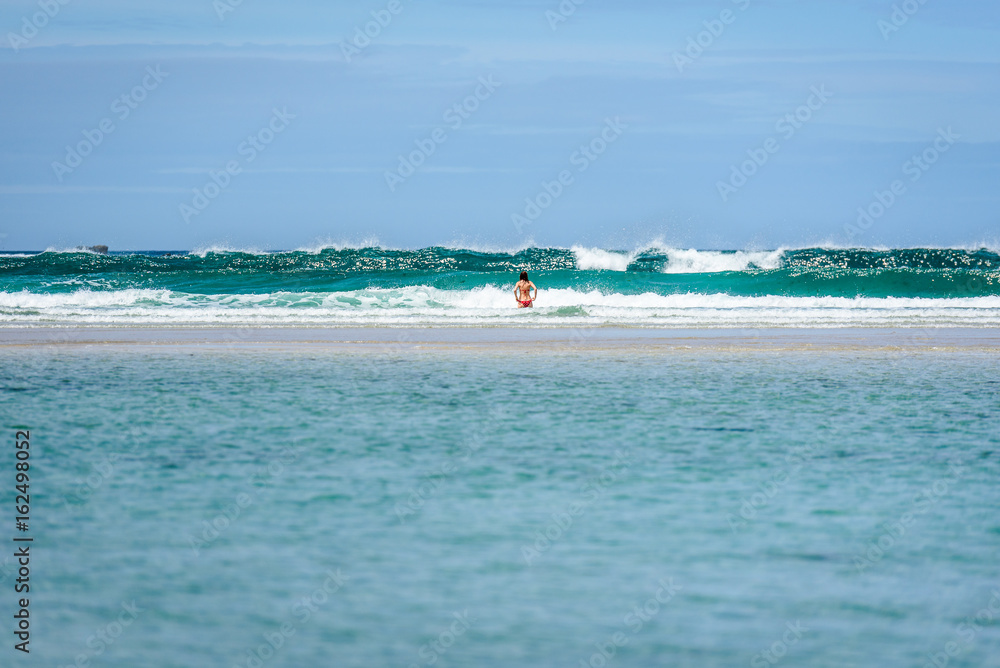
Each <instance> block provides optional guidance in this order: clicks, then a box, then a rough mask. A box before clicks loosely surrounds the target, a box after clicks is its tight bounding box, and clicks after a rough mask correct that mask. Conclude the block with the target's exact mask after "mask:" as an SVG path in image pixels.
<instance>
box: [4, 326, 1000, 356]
mask: <svg viewBox="0 0 1000 668" xmlns="http://www.w3.org/2000/svg"><path fill="white" fill-rule="evenodd" d="M0 347H3V348H11V347H28V348H34V349H38V348H65V347H70V348H79V347H89V348H92V347H101V348H109V349H111V348H129V349H132V348H177V347H180V348H185V349H202V350H284V351H289V350H317V349H331V350H343V351H358V352H360V351H362V350H368V351H374V352H404V351H408V350H435V349H438V350H471V351H476V350H479V351H495V352H503V351H504V350H508V349H511V348H516V349H517V350H518V351H519V354H523V353H524V352H526V351H540V352H558V351H573V350H578V351H612V350H634V351H649V352H654V351H662V352H670V351H691V350H706V351H713V350H715V351H717V350H728V351H740V350H747V351H754V350H761V351H784V350H787V351H809V350H816V351H837V350H840V351H849V350H859V351H863V350H872V351H874V350H885V351H892V350H901V351H969V352H972V351H983V352H996V353H1000V330H997V329H993V328H975V329H973V328H964V329H955V328H946V329H790V328H789V329H781V328H775V329H745V330H741V329H623V328H606V327H597V328H590V329H587V328H574V329H566V328H559V329H531V328H518V329H514V328H471V327H470V328H421V329H413V328H401V329H393V328H300V327H295V328H285V327H274V328H240V329H234V328H158V327H135V328H120V327H115V328H111V327H109V328H102V327H72V328H59V327H51V328H44V327H37V328H0Z"/></svg>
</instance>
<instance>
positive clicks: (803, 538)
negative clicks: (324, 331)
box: [0, 347, 1000, 667]
mask: <svg viewBox="0 0 1000 668" xmlns="http://www.w3.org/2000/svg"><path fill="white" fill-rule="evenodd" d="M0 358H2V359H0V364H2V366H0V368H2V369H3V372H2V375H0V379H2V382H0V385H2V387H3V390H2V393H0V397H2V401H3V416H4V425H5V428H6V429H7V430H8V432H9V436H11V437H13V432H14V430H15V429H19V428H30V429H31V444H32V452H33V459H32V462H33V471H34V474H35V476H36V477H35V478H33V481H32V485H33V487H32V492H33V495H32V500H33V507H32V514H33V527H32V532H33V535H34V536H35V543H34V545H33V548H32V549H33V561H32V583H33V587H32V598H31V606H32V610H33V613H32V614H33V636H32V645H31V648H32V657H31V662H32V665H35V664H36V663H37V664H38V665H41V663H42V662H44V663H45V664H46V665H58V666H67V665H72V664H73V663H74V661H75V660H76V658H77V657H78V656H79V657H80V658H81V659H86V660H89V661H91V662H92V663H91V664H90V665H94V666H227V667H228V666H248V665H249V666H257V665H263V666H311V665H317V666H319V665H323V666H326V665H330V666H338V667H339V666H345V667H351V666H359V667H360V666H366V667H367V666H383V665H398V666H412V665H418V666H425V665H431V661H432V660H433V665H435V666H471V665H475V666H503V667H506V666H511V667H513V666H568V667H576V666H580V665H581V662H584V663H583V664H582V665H593V666H601V665H604V664H607V665H621V666H661V665H670V666H692V667H694V666H698V667H705V666H739V665H750V666H770V665H776V664H779V663H780V664H784V665H788V666H886V665H891V666H908V665H913V666H923V665H924V664H926V663H927V662H928V661H930V660H931V656H933V655H934V654H935V653H941V652H945V649H946V646H947V647H948V648H950V649H952V650H955V649H957V650H958V655H957V656H956V657H953V658H950V661H949V664H948V665H949V666H989V665H998V664H997V663H996V662H997V657H998V656H1000V571H998V568H997V564H998V557H1000V517H998V514H997V508H998V506H1000V487H998V485H997V481H998V474H1000V448H998V445H1000V374H998V372H1000V360H998V359H997V358H996V356H995V355H990V354H986V353H945V352H940V351H938V352H934V351H925V352H917V353H906V354H904V353H883V352H870V353H859V352H850V353H844V352H800V353H797V352H776V353H765V352H761V353H740V354H734V353H725V352H717V351H700V352H691V353H684V352H670V353H659V354H654V353H649V352H645V353H643V352H636V353H610V352H594V351H588V352H573V351H566V352H561V353H558V354H554V355H549V356H541V355H529V356H527V357H518V358H515V357H511V356H510V355H509V354H506V353H503V352H502V351H498V352H497V353H496V354H489V353H483V352H477V353H473V352H456V351H451V352H443V351H439V352H416V351H411V352H408V353H406V355H402V354H387V353H379V352H366V353H361V354H352V355H345V354H343V353H342V352H331V351H325V352H324V351H310V352H302V353H290V352H270V353H268V352H259V351H258V352H254V351H251V350H242V351H235V352H224V351H215V352H200V351H192V350H187V349H181V348H167V349H165V350H162V351H156V350H153V351H145V352H142V351H135V350H132V351H128V350H122V349H113V350H112V349H108V348H101V347H88V348H84V349H77V350H69V349H60V350H56V349H51V348H50V349H26V350H20V351H17V352H12V351H11V350H10V349H7V350H4V351H2V352H0ZM12 452H13V450H12V449H10V448H7V449H5V452H4V457H3V461H4V462H5V464H4V469H5V470H6V471H11V470H12V468H13V454H12ZM3 475H4V478H5V479H8V478H10V477H11V474H7V473H4V474H3ZM10 487H11V486H10V485H4V487H3V489H4V492H3V494H4V496H3V503H4V507H5V508H10V507H11V506H12V504H13V496H12V493H11V489H10ZM887 523H888V525H887ZM897 523H898V524H899V526H898V527H897ZM904 523H905V526H903V524H904ZM213 524H214V527H213ZM900 527H901V528H900ZM10 533H13V530H11V531H10ZM546 534H548V536H546ZM880 544H881V546H879V545H880ZM10 563H11V562H10V560H8V561H7V562H5V563H3V564H0V569H3V570H2V571H0V576H2V577H3V578H4V579H5V580H6V582H5V583H4V584H3V585H2V591H4V592H5V593H4V594H3V595H2V600H3V601H4V609H10V607H11V606H12V605H13V601H12V599H13V596H14V594H13V593H12V592H11V589H10V586H9V585H10V582H11V579H12V576H11V575H10V571H11V565H10ZM331 572H332V574H333V576H335V577H331V575H329V573H331ZM337 581H342V584H337ZM657 597H659V599H658V598H657ZM304 598H305V602H303V599H304ZM133 600H134V601H135V606H136V607H134V608H132V609H133V610H137V612H135V613H134V615H133V616H134V621H133V620H132V617H130V616H129V615H128V614H126V613H123V612H122V611H123V608H122V604H123V603H125V604H127V605H131V604H132V601H133ZM991 605H993V606H994V609H995V610H996V612H990V613H989V614H990V616H992V617H993V620H992V621H991V620H989V619H988V618H987V616H986V615H985V614H983V615H980V619H979V622H978V623H977V624H976V625H975V626H973V625H971V624H970V625H968V626H964V627H963V626H960V625H962V624H963V621H964V620H966V619H967V618H970V617H971V618H972V620H971V621H972V622H975V621H976V620H975V616H976V615H977V613H979V612H980V611H983V610H987V611H988V610H989V606H991ZM637 606H639V607H638V610H637ZM455 615H458V618H456V617H455ZM123 616H124V619H125V620H126V621H129V622H130V623H129V625H128V626H126V627H120V626H118V624H119V623H121V622H119V621H118V620H119V618H121V617H123ZM10 619H11V618H10V616H9V614H5V615H4V622H3V630H4V636H5V637H6V638H8V642H10V638H11V637H12V636H11V634H10V631H11V622H10ZM283 625H284V627H283ZM789 625H790V626H789ZM790 628H791V629H792V630H789V629H790ZM119 631H120V635H117V633H118V632H119ZM102 633H103V634H104V635H103V638H105V639H104V640H102V636H101V635H100V634H102ZM616 634H618V635H617V636H616ZM268 638H270V643H271V644H270V645H269V644H268V640H267V639H268ZM88 639H89V642H88ZM615 640H617V641H618V643H619V644H620V646H616V645H615ZM108 641H110V642H108ZM949 642H953V643H955V645H954V646H948V645H947V643H949ZM432 643H436V644H432ZM609 643H610V644H609ZM273 645H278V647H277V649H274V648H273ZM602 647H603V649H604V651H605V652H606V653H607V654H611V653H612V652H613V653H614V656H612V657H611V658H610V659H606V658H605V657H604V656H602V655H601V654H600V651H601V648H602ZM3 651H4V652H5V654H6V655H8V656H9V655H11V654H12V652H10V651H9V648H4V650H3ZM764 652H773V653H769V654H764ZM942 656H943V655H942ZM261 659H263V660H261ZM22 663H24V662H22ZM25 665H27V664H25Z"/></svg>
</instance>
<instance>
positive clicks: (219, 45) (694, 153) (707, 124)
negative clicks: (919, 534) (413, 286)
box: [0, 0, 1000, 250]
mask: <svg viewBox="0 0 1000 668" xmlns="http://www.w3.org/2000/svg"><path fill="white" fill-rule="evenodd" d="M0 90H2V91H3V94H2V96H0V249H3V250H42V249H45V248H67V247H73V246H76V245H79V244H82V245H92V244H106V245H108V246H110V247H111V249H112V250H140V249H150V250H152V249H162V250H168V249H170V250H174V249H176V250H182V249H198V248H210V247H228V248H254V249H262V250H263V249H294V248H311V247H317V246H320V245H323V244H353V245H356V244H367V243H378V244H380V245H382V246H385V247H395V248H419V247H427V246H435V245H444V246H461V247H465V248H475V249H514V248H521V247H524V246H527V245H538V246H561V247H569V246H572V245H584V246H599V247H603V248H610V249H625V250H631V249H635V248H638V247H641V246H644V245H651V244H660V245H669V246H675V247H692V248H706V249H764V248H779V247H808V246H818V245H837V246H865V247H884V246H890V247H914V246H990V247H997V246H998V245H1000V213H998V212H1000V206H998V204H1000V187H998V186H1000V182H998V181H1000V180H998V175H1000V124H998V123H997V119H998V114H997V108H998V106H1000V4H998V3H997V2H996V1H995V0H966V1H963V2H946V1H945V0H905V1H903V2H901V1H900V0H892V1H884V0H816V1H811V2H803V1H801V0H714V1H705V2H695V1H693V0H677V1H671V0H661V1H653V0H562V1H561V2H560V0H359V1H353V2H321V1H319V0H309V1H304V0H303V1H288V0H285V1H283V2H276V1H273V0H171V1H170V2H167V1H166V0H147V1H145V2H141V3H137V2H134V1H132V2H127V1H126V0H89V1H87V2H84V1H83V0H35V1H34V2H30V1H21V0H8V1H5V2H3V3H0Z"/></svg>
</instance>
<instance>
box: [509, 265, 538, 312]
mask: <svg viewBox="0 0 1000 668" xmlns="http://www.w3.org/2000/svg"><path fill="white" fill-rule="evenodd" d="M532 290H534V291H535V296H534V297H532V296H531V291H532ZM514 298H515V299H517V307H518V308H531V307H532V302H534V301H535V300H536V299H538V288H536V287H535V284H534V283H532V282H531V281H529V280H528V272H526V271H522V272H521V280H520V281H518V283H517V287H515V288H514Z"/></svg>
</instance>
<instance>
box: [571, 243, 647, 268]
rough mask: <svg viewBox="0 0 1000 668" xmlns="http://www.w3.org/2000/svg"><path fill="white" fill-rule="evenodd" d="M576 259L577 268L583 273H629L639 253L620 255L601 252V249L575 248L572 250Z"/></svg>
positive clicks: (613, 252) (612, 252)
mask: <svg viewBox="0 0 1000 668" xmlns="http://www.w3.org/2000/svg"><path fill="white" fill-rule="evenodd" d="M570 250H571V251H572V252H573V255H574V256H575V257H576V268H577V269H580V270H582V271H590V270H594V269H603V270H605V271H627V270H628V266H629V265H630V264H631V263H632V260H634V259H635V256H636V255H637V253H634V252H633V253H619V252H615V251H606V250H601V249H600V248H584V247H583V246H573V248H571V249H570Z"/></svg>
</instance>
